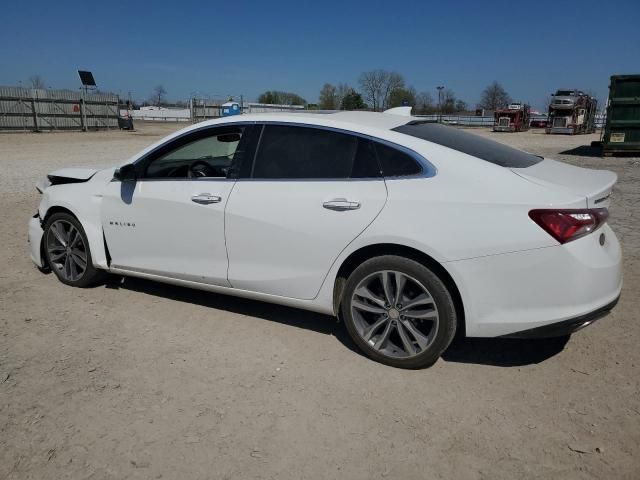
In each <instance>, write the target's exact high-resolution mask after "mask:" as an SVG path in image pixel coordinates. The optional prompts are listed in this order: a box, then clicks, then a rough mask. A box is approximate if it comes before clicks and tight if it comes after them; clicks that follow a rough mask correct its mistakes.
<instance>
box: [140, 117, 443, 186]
mask: <svg viewBox="0 0 640 480" xmlns="http://www.w3.org/2000/svg"><path fill="white" fill-rule="evenodd" d="M251 125H254V126H255V125H258V126H261V127H264V126H265V125H284V126H291V127H306V128H317V129H320V130H328V131H332V132H336V133H342V134H346V135H353V136H355V137H360V138H364V139H366V140H369V141H372V142H377V143H381V144H383V145H386V146H388V147H390V148H395V149H397V150H400V151H401V152H403V153H405V154H407V155H409V156H410V157H411V158H413V159H414V160H415V161H416V162H418V164H419V165H420V167H422V171H421V172H420V173H416V174H413V175H394V176H386V175H381V176H379V177H361V178H344V177H338V178H253V170H254V167H255V160H256V157H257V153H258V150H259V148H260V141H261V140H262V131H263V130H264V128H263V129H262V131H261V132H260V137H259V139H258V143H257V144H256V150H255V152H254V158H253V161H252V165H251V175H252V176H251V177H244V178H226V177H202V178H149V177H141V178H137V179H136V182H176V181H199V182H202V181H219V182H221V181H225V182H246V181H252V182H301V181H304V182H340V181H344V182H353V181H359V182H361V181H372V180H411V179H416V178H431V177H435V176H436V175H437V174H438V169H437V168H436V167H435V165H433V164H432V163H431V162H429V161H428V160H427V159H426V158H425V157H423V156H422V155H421V154H419V153H418V152H416V151H415V150H412V149H410V148H408V147H405V146H404V145H400V144H398V143H395V142H391V141H389V140H386V139H384V138H380V137H375V136H373V135H368V134H366V133H362V132H356V131H354V130H349V129H346V128H337V127H330V126H327V125H316V124H313V123H302V122H291V121H286V122H281V121H277V120H264V121H258V120H248V121H238V122H227V123H220V124H216V125H206V126H202V127H201V128H195V129H193V130H189V131H188V132H185V133H183V134H181V135H178V136H176V137H173V138H172V139H171V140H170V141H171V142H173V141H174V140H179V139H181V138H184V137H185V136H187V135H191V134H194V133H198V132H201V131H203V130H207V129H213V128H219V127H230V126H238V127H246V126H251ZM390 131H393V130H390ZM166 144H167V142H165V143H162V144H161V145H158V146H157V147H156V148H154V149H153V150H151V151H150V152H147V153H146V154H144V155H143V156H141V157H139V158H138V159H136V160H134V161H133V162H132V164H133V165H137V164H139V163H141V162H143V161H144V160H145V159H146V158H147V157H148V156H149V155H152V154H153V153H155V152H156V151H157V150H159V149H160V148H162V147H164V146H165V145H166Z"/></svg>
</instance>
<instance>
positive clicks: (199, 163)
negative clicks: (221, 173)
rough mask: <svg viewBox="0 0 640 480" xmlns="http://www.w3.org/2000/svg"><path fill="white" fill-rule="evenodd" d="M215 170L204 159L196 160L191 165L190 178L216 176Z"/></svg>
mask: <svg viewBox="0 0 640 480" xmlns="http://www.w3.org/2000/svg"><path fill="white" fill-rule="evenodd" d="M215 174H216V172H215V170H214V169H213V167H212V166H211V165H209V164H208V163H207V162H205V161H204V160H196V161H195V162H193V163H192V164H191V165H189V178H194V177H195V178H201V177H214V176H215Z"/></svg>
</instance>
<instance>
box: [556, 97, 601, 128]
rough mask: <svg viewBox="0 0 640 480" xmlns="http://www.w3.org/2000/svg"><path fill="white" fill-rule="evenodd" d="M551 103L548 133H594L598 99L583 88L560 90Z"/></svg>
mask: <svg viewBox="0 0 640 480" xmlns="http://www.w3.org/2000/svg"><path fill="white" fill-rule="evenodd" d="M552 97H553V99H552V101H551V103H550V104H549V124H548V125H547V128H546V132H547V133H566V134H569V135H575V134H579V133H593V132H595V131H596V123H595V120H596V112H597V108H598V101H597V100H596V99H595V98H594V97H592V96H591V95H588V94H586V93H584V92H583V91H582V90H578V89H573V90H567V89H564V90H562V89H561V90H558V91H556V93H555V94H553V95H552Z"/></svg>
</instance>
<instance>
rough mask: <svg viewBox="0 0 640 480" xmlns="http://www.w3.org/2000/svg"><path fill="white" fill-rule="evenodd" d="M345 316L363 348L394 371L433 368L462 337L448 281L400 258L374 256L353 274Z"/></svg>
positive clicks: (342, 306) (345, 299) (343, 307)
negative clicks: (458, 332)
mask: <svg viewBox="0 0 640 480" xmlns="http://www.w3.org/2000/svg"><path fill="white" fill-rule="evenodd" d="M385 284H386V286H387V288H386V289H385ZM398 285H400V287H401V289H400V295H398ZM389 299H391V300H392V301H389ZM402 302H404V305H403V304H402ZM340 312H341V314H342V317H343V319H344V322H345V325H346V327H347V330H348V332H349V335H350V336H351V338H352V339H353V341H354V342H355V343H356V344H357V345H358V347H359V348H360V349H361V350H362V351H363V352H364V353H365V354H366V355H367V356H368V357H369V358H371V359H373V360H375V361H377V362H380V363H383V364H385V365H389V366H392V367H398V368H408V369H417V368H425V367H429V366H431V365H433V364H434V363H435V362H436V361H437V360H438V358H440V355H442V352H444V351H445V350H446V349H447V347H448V346H449V344H450V343H451V341H452V340H453V337H454V335H455V333H456V325H457V314H456V309H455V306H454V303H453V299H452V296H451V294H450V292H449V290H448V289H447V287H446V286H445V284H444V283H443V282H442V280H440V278H439V277H438V276H437V275H436V274H435V273H434V272H433V271H431V270H430V269H429V268H427V267H425V266H424V265H422V264H421V263H418V262H416V261H414V260H410V259H408V258H405V257H400V256H395V255H385V256H380V257H375V258H372V259H370V260H367V261H365V262H364V263H362V264H361V265H360V266H359V267H358V268H356V269H355V270H354V271H353V273H352V274H351V275H350V276H349V278H348V280H347V282H346V284H345V287H344V290H343V294H342V301H341V303H340Z"/></svg>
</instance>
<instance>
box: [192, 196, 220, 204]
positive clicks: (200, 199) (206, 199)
mask: <svg viewBox="0 0 640 480" xmlns="http://www.w3.org/2000/svg"><path fill="white" fill-rule="evenodd" d="M191 201H192V202H195V203H199V204H201V205H209V204H210V203H220V202H221V201H222V197H219V196H217V195H211V194H210V193H201V194H199V195H194V196H193V197H191Z"/></svg>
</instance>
